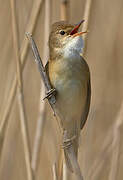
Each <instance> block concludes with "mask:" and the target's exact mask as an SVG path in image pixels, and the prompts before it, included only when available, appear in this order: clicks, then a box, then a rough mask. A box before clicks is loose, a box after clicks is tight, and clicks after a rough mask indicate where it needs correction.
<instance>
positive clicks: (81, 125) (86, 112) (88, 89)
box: [80, 58, 91, 129]
mask: <svg viewBox="0 0 123 180" xmlns="http://www.w3.org/2000/svg"><path fill="white" fill-rule="evenodd" d="M82 59H83V58H82ZM83 60H84V59H83ZM84 61H85V60H84ZM85 63H86V62H85ZM86 65H87V63H86ZM87 68H88V65H87ZM88 71H89V68H88ZM90 101H91V82H90V72H89V79H88V82H87V98H86V104H85V107H84V112H83V114H82V118H81V122H80V128H81V129H82V128H83V127H84V125H85V123H86V120H87V117H88V113H89V109H90Z"/></svg>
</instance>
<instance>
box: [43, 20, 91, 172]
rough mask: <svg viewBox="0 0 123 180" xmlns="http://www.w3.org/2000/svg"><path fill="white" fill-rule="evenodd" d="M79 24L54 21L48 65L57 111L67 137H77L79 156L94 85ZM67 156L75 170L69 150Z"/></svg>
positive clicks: (74, 142) (67, 161)
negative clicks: (79, 143) (85, 58)
mask: <svg viewBox="0 0 123 180" xmlns="http://www.w3.org/2000/svg"><path fill="white" fill-rule="evenodd" d="M81 23H82V22H81ZM79 26H80V25H79ZM76 27H77V26H75V25H73V24H70V23H68V22H63V21H60V22H57V23H55V24H53V26H52V29H51V33H50V37H49V49H50V59H49V62H48V64H47V66H46V67H47V73H48V76H49V79H50V82H51V85H52V86H53V87H54V88H55V89H56V91H57V96H56V105H57V113H58V115H59V117H60V119H61V122H62V126H63V129H64V130H65V131H66V132H67V139H72V138H73V137H74V136H75V139H73V141H72V142H73V148H74V152H75V154H76V157H77V153H78V139H79V136H80V130H81V129H82V128H83V126H84V124H85V122H86V120H87V116H88V112H89V108H90V98H91V85H90V72H89V67H88V65H87V63H86V61H85V60H84V59H83V57H82V56H81V55H80V53H81V51H82V48H83V40H82V38H81V37H80V36H79V35H77V32H76V31H77V30H78V27H77V28H76ZM75 28H76V29H77V30H76V29H75ZM73 29H74V31H73ZM71 32H74V34H75V33H76V36H74V34H73V33H72V35H71V34H70V33H71ZM65 159H66V163H67V166H68V168H69V169H70V170H72V169H73V168H72V164H71V162H70V160H69V158H68V157H67V154H66V153H65Z"/></svg>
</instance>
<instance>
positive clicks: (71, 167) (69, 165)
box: [64, 138, 78, 172]
mask: <svg viewBox="0 0 123 180" xmlns="http://www.w3.org/2000/svg"><path fill="white" fill-rule="evenodd" d="M70 153H73V155H72V156H74V157H72V159H73V158H76V160H77V157H78V138H76V139H75V140H73V143H72V144H71V146H70V147H67V148H65V149H64V158H65V162H66V166H67V168H68V169H69V170H70V171H71V172H74V170H75V168H74V167H75V165H74V164H73V163H74V162H73V160H72V159H71V158H70Z"/></svg>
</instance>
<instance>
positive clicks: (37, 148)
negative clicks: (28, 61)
mask: <svg viewBox="0 0 123 180" xmlns="http://www.w3.org/2000/svg"><path fill="white" fill-rule="evenodd" d="M49 32H50V0H45V20H44V56H43V59H44V64H46V62H47V60H48V57H49V56H48V55H49V49H48V46H47V42H48V37H49ZM44 97H45V88H44V85H43V83H42V82H41V90H40V106H39V115H38V120H37V127H36V135H35V139H34V146H33V147H34V148H33V154H32V168H33V171H34V172H35V171H36V169H37V167H38V164H39V161H38V160H39V157H38V156H39V152H40V148H41V143H42V136H43V127H44V123H45V120H46V118H45V101H43V102H42V100H43V98H44Z"/></svg>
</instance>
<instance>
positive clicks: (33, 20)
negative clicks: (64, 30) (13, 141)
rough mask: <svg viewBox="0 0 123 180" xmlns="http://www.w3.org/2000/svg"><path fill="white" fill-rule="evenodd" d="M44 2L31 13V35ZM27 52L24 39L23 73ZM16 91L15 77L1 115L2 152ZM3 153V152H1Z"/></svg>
mask: <svg viewBox="0 0 123 180" xmlns="http://www.w3.org/2000/svg"><path fill="white" fill-rule="evenodd" d="M42 2H43V0H36V1H35V3H34V6H33V9H32V12H31V16H30V19H29V24H28V26H27V31H29V32H30V33H33V31H34V29H35V26H36V23H37V17H38V14H39V11H40V9H41V7H42ZM27 51H28V41H27V40H26V39H25V38H24V40H23V42H22V46H21V50H20V52H19V54H20V60H21V62H20V63H21V67H22V68H21V70H22V71H23V69H24V66H25V62H26V55H27ZM16 90H17V77H16V76H15V77H14V79H13V82H12V86H11V88H10V93H9V95H8V98H7V102H6V103H5V107H3V110H2V113H1V114H2V115H1V114H0V120H1V123H0V149H1V151H2V145H3V141H4V137H5V132H6V127H7V125H8V120H9V114H10V112H11V109H12V105H13V102H14V99H15V94H16ZM0 153H1V152H0Z"/></svg>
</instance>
